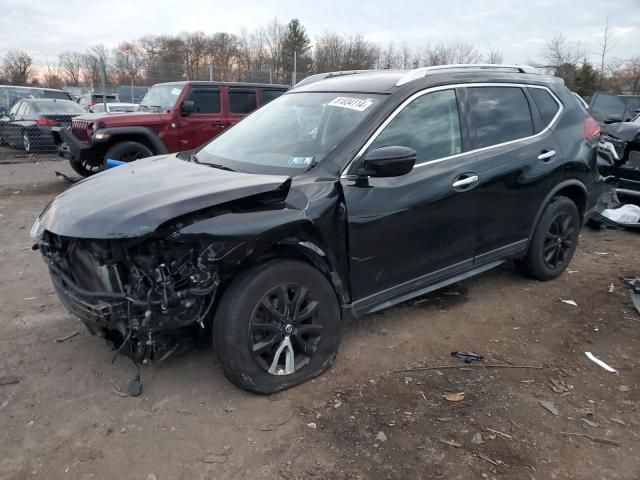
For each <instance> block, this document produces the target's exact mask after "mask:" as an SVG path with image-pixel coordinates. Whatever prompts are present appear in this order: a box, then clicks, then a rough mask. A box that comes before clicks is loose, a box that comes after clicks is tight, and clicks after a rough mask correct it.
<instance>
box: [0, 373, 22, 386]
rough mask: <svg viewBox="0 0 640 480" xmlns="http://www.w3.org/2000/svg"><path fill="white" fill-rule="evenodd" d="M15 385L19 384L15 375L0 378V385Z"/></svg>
mask: <svg viewBox="0 0 640 480" xmlns="http://www.w3.org/2000/svg"><path fill="white" fill-rule="evenodd" d="M15 383H20V379H19V378H18V377H17V376H15V375H5V376H4V377H0V385H13V384H15Z"/></svg>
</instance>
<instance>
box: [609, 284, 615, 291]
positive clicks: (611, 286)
mask: <svg viewBox="0 0 640 480" xmlns="http://www.w3.org/2000/svg"><path fill="white" fill-rule="evenodd" d="M615 288H616V287H615V285H614V284H613V282H611V283H610V284H609V293H613V291H614V290H615Z"/></svg>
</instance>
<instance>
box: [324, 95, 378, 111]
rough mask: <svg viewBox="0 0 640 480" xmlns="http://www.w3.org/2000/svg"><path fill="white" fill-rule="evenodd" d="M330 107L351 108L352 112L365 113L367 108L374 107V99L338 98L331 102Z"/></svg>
mask: <svg viewBox="0 0 640 480" xmlns="http://www.w3.org/2000/svg"><path fill="white" fill-rule="evenodd" d="M328 105H330V106H332V107H342V108H349V109H351V110H357V111H358V112H364V111H365V110H366V109H367V108H369V107H370V106H371V105H373V99H371V98H351V97H336V98H334V99H333V100H331V101H330V102H329V103H328Z"/></svg>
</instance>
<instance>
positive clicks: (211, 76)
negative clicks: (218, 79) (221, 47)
mask: <svg viewBox="0 0 640 480" xmlns="http://www.w3.org/2000/svg"><path fill="white" fill-rule="evenodd" d="M209 81H210V82H213V65H209Z"/></svg>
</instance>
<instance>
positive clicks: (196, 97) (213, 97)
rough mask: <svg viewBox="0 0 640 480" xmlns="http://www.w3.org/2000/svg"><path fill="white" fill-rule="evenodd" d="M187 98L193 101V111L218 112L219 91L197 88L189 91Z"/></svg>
mask: <svg viewBox="0 0 640 480" xmlns="http://www.w3.org/2000/svg"><path fill="white" fill-rule="evenodd" d="M187 100H191V101H192V102H193V104H194V105H193V113H220V91H219V90H217V89H213V88H197V89H193V90H191V91H190V92H189V96H188V97H187Z"/></svg>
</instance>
